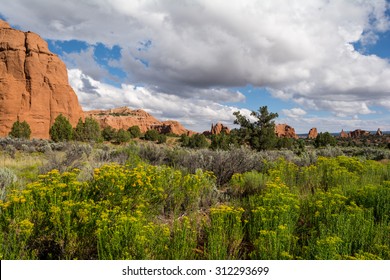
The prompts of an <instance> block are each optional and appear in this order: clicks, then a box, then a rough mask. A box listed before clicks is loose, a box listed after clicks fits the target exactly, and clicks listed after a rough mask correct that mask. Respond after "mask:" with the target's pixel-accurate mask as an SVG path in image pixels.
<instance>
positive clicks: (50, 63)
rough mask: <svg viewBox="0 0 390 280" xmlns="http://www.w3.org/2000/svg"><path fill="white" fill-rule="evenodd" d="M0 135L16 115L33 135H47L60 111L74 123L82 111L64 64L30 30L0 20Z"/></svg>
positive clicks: (35, 136) (46, 136)
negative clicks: (14, 26)
mask: <svg viewBox="0 0 390 280" xmlns="http://www.w3.org/2000/svg"><path fill="white" fill-rule="evenodd" d="M0 38H1V40H0V136H6V135H8V133H9V132H10V130H11V127H12V125H13V123H14V122H15V121H16V120H17V119H18V118H19V120H20V121H26V122H27V123H28V124H29V125H30V128H31V137H32V138H49V129H50V127H51V125H52V124H53V123H54V120H55V118H56V117H57V116H58V115H59V114H62V115H64V116H65V117H67V118H68V119H69V121H70V123H71V124H72V125H73V126H75V125H76V124H77V121H78V120H79V118H80V117H81V118H83V112H82V109H81V107H80V105H79V102H78V99H77V96H76V94H75V93H74V91H73V89H72V88H71V87H70V85H69V83H68V73H67V70H66V66H65V64H64V63H63V62H62V61H61V60H60V59H59V58H58V56H56V55H55V54H53V53H51V52H50V51H49V49H48V45H47V43H46V42H45V41H44V40H43V39H42V38H41V37H39V35H37V34H35V33H32V32H22V31H19V30H15V29H13V28H11V27H10V26H9V24H8V23H6V22H4V21H2V20H0Z"/></svg>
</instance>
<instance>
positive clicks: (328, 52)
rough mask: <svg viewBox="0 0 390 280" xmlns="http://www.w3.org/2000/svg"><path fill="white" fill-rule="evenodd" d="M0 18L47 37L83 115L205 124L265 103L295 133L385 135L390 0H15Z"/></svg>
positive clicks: (389, 115)
mask: <svg viewBox="0 0 390 280" xmlns="http://www.w3.org/2000/svg"><path fill="white" fill-rule="evenodd" d="M5 2H6V3H5ZM0 15H1V18H3V19H5V20H7V21H8V22H9V23H10V24H11V25H12V26H14V27H16V28H19V29H21V30H24V31H27V30H31V31H33V32H35V33H38V34H39V35H41V37H43V38H44V39H46V40H47V41H48V44H49V48H50V50H51V51H53V52H54V53H56V54H58V55H59V56H60V57H61V58H62V59H63V61H64V62H65V63H66V66H67V68H68V73H69V81H70V83H71V85H72V87H73V88H74V90H75V92H76V93H77V95H78V98H79V101H80V103H81V105H82V107H83V108H84V110H89V109H108V108H113V107H119V106H129V107H130V108H142V109H145V110H146V111H148V112H150V113H152V114H153V115H155V116H156V117H157V118H160V119H164V120H165V119H174V120H178V121H180V122H182V123H183V124H184V125H185V126H186V127H187V128H189V129H193V130H196V131H203V130H206V129H209V127H210V126H211V123H215V122H217V121H220V122H223V123H225V124H227V125H228V126H231V127H233V121H234V116H233V112H234V111H237V110H240V111H241V112H243V113H244V114H248V115H249V113H250V111H252V110H255V111H256V110H257V109H258V108H259V107H260V106H264V105H267V106H268V107H269V110H270V111H272V112H277V113H278V114H279V118H278V119H277V120H276V122H277V123H287V124H289V125H291V126H293V127H294V128H295V129H296V131H297V132H298V133H307V132H308V131H309V129H310V128H312V127H316V128H317V129H318V130H319V131H330V132H339V131H341V129H344V130H347V131H348V130H354V129H357V128H361V129H369V130H376V129H377V128H381V129H382V130H390V112H389V109H390V31H389V30H390V17H389V3H388V2H387V1H385V0H378V1H369V0H367V1H364V0H362V1H351V0H329V1H328V0H311V1H300V0H290V1H285V0H264V1H260V2H259V1H255V0H243V1H229V2H227V1H222V0H214V1H206V0H193V1H162V0H157V1H148V0H145V1H123V0H112V1H108V0H79V1H76V0H74V1H73V0H69V1H61V2H60V1H44V0H13V1H2V2H0Z"/></svg>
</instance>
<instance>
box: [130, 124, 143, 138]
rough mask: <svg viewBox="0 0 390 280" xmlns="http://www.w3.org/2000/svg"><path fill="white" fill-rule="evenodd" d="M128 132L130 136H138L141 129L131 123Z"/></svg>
mask: <svg viewBox="0 0 390 280" xmlns="http://www.w3.org/2000/svg"><path fill="white" fill-rule="evenodd" d="M127 131H129V132H130V135H131V138H139V137H140V136H141V129H140V128H139V126H138V125H133V126H131V127H129V129H128V130H127Z"/></svg>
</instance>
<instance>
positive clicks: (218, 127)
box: [210, 122, 230, 135]
mask: <svg viewBox="0 0 390 280" xmlns="http://www.w3.org/2000/svg"><path fill="white" fill-rule="evenodd" d="M222 132H224V133H225V134H229V133H230V129H229V128H228V127H227V126H225V125H223V124H222V123H220V122H218V123H216V124H215V125H214V124H212V125H211V130H210V133H211V134H213V135H218V134H221V133H222Z"/></svg>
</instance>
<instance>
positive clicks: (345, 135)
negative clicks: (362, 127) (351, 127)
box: [340, 129, 351, 138]
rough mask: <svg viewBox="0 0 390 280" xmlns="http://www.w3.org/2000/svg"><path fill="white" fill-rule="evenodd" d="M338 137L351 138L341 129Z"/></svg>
mask: <svg viewBox="0 0 390 280" xmlns="http://www.w3.org/2000/svg"><path fill="white" fill-rule="evenodd" d="M340 137H341V138H349V137H351V135H350V134H349V133H347V132H345V131H344V129H342V130H341V132H340Z"/></svg>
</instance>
